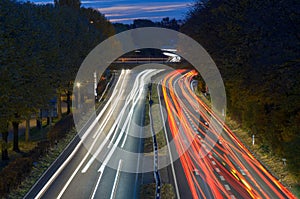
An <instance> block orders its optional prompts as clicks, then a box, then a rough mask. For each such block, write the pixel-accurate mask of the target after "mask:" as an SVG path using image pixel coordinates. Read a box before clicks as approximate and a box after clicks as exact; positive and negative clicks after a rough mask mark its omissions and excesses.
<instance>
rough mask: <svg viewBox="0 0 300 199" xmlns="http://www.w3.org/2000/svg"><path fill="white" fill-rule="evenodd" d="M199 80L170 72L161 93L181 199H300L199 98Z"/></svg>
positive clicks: (184, 72) (192, 74)
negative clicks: (195, 86)
mask: <svg viewBox="0 0 300 199" xmlns="http://www.w3.org/2000/svg"><path fill="white" fill-rule="evenodd" d="M196 75H197V72H195V71H187V70H177V71H173V72H169V73H168V74H167V75H165V77H164V78H163V80H162V83H161V84H162V85H161V86H160V88H159V89H158V90H159V94H160V95H161V96H162V97H163V100H161V101H162V102H161V106H164V107H165V108H166V110H167V114H165V115H163V117H167V119H168V122H167V126H168V128H167V129H168V130H167V131H168V132H167V133H168V134H167V136H168V140H169V141H172V143H173V144H174V148H175V149H176V150H173V151H172V156H174V158H175V157H179V161H176V162H175V163H174V167H175V173H174V174H173V176H177V177H176V178H177V179H175V180H174V181H176V180H177V184H174V186H175V188H176V186H177V187H178V189H179V194H178V197H181V198H270V199H275V198H296V197H295V196H293V195H292V193H291V192H290V191H289V190H288V189H287V188H286V187H284V186H283V185H282V184H281V183H280V182H279V181H278V179H276V178H275V177H274V176H272V174H270V173H269V172H268V171H267V170H266V168H265V167H264V166H263V165H262V164H261V163H260V162H259V161H258V160H257V159H255V157H254V156H253V155H252V154H251V153H250V152H249V151H248V149H247V148H246V147H245V146H244V145H243V143H241V141H239V140H238V139H237V137H236V136H235V135H234V133H233V132H232V131H231V130H230V129H229V128H228V127H227V126H226V125H225V124H224V122H222V121H221V120H220V118H219V117H218V116H217V114H216V113H214V112H212V111H211V108H210V107H208V106H207V105H206V104H205V103H203V102H202V101H201V100H200V99H199V98H198V97H197V96H196V95H195V93H194V92H193V88H192V80H193V77H195V76H196ZM218 128H221V129H222V133H221V134H219V133H218V131H217V130H218ZM178 162H180V164H179V163H178ZM187 190H188V191H187Z"/></svg>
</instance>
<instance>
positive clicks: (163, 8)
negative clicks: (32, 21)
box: [20, 0, 194, 23]
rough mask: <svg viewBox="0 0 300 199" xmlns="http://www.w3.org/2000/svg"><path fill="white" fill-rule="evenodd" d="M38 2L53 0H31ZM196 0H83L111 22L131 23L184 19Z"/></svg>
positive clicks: (84, 3) (51, 0)
mask: <svg viewBox="0 0 300 199" xmlns="http://www.w3.org/2000/svg"><path fill="white" fill-rule="evenodd" d="M20 1H27V0H20ZM30 1H31V2H33V3H36V4H48V3H51V4H53V0H30ZM193 2H194V0H175V1H172V0H163V1H162V0H149V1H141V0H82V1H81V3H82V6H83V7H92V8H94V9H96V10H98V11H100V12H101V13H102V14H105V16H106V17H107V19H109V20H110V21H111V22H116V21H118V22H124V21H126V23H128V22H129V23H130V20H131V21H132V20H134V19H138V18H147V19H152V20H156V21H158V20H159V19H162V18H164V17H166V16H168V17H170V18H176V19H182V18H183V17H184V15H185V13H186V12H187V11H188V7H189V6H190V5H191V4H192V3H193Z"/></svg>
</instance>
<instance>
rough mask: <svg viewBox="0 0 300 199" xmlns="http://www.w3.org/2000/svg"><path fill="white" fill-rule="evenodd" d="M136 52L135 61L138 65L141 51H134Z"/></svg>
mask: <svg viewBox="0 0 300 199" xmlns="http://www.w3.org/2000/svg"><path fill="white" fill-rule="evenodd" d="M134 52H135V60H136V63H138V56H137V55H138V53H140V52H141V51H139V50H136V51H134Z"/></svg>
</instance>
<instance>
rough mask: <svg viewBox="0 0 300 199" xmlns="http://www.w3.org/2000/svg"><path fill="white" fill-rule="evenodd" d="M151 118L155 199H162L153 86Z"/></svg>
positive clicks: (150, 93)
mask: <svg viewBox="0 0 300 199" xmlns="http://www.w3.org/2000/svg"><path fill="white" fill-rule="evenodd" d="M148 88H149V118H150V129H151V133H152V140H153V149H154V179H155V182H156V189H155V198H156V199H160V189H161V181H160V175H159V172H158V147H157V140H156V135H155V130H154V127H153V119H152V109H151V108H152V104H153V101H152V98H151V97H152V85H151V84H150V85H149V87H148Z"/></svg>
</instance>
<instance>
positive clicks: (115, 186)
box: [110, 159, 123, 199]
mask: <svg viewBox="0 0 300 199" xmlns="http://www.w3.org/2000/svg"><path fill="white" fill-rule="evenodd" d="M122 162H123V160H122V159H120V160H119V165H118V169H117V173H116V177H115V180H114V185H113V188H112V191H111V195H110V199H114V198H115V197H116V190H117V187H118V184H119V180H120V174H121V167H122Z"/></svg>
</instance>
